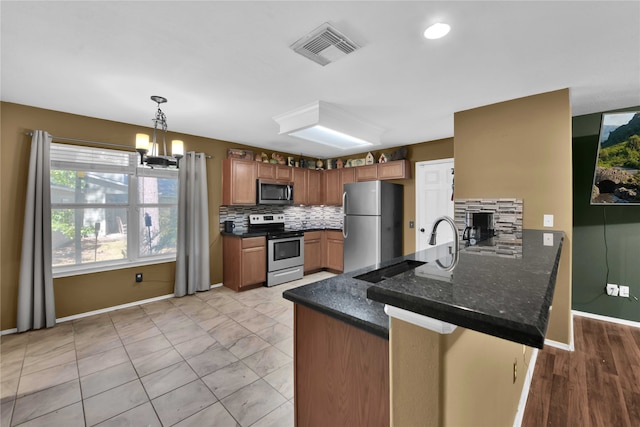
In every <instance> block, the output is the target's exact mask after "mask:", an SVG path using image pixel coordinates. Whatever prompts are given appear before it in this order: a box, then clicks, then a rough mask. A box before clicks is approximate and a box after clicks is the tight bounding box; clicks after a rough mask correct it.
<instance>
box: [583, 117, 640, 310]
mask: <svg viewBox="0 0 640 427" xmlns="http://www.w3.org/2000/svg"><path fill="white" fill-rule="evenodd" d="M635 109H637V110H640V107H633V108H629V109H627V110H635ZM616 111H620V110H616ZM600 118H601V114H600V113H599V114H589V115H585V116H578V117H575V118H574V120H573V286H572V289H573V290H572V293H573V294H572V298H571V300H572V309H574V310H578V311H583V312H587V313H593V314H599V315H602V316H608V317H615V318H619V319H625V320H631V321H635V322H640V302H639V301H637V300H635V299H634V298H633V296H635V297H636V298H638V299H640V206H638V205H634V206H620V205H618V206H592V205H591V204H590V203H589V198H590V195H591V185H592V184H593V172H594V167H595V160H596V153H597V150H598V132H599V127H600ZM605 236H606V244H605ZM607 260H608V270H609V273H608V279H607ZM607 281H608V283H616V284H618V285H625V286H629V291H630V294H631V295H632V297H630V298H621V297H610V296H608V295H607V294H606V292H605V286H606V283H607Z"/></svg>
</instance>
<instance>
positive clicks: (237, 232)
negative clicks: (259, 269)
mask: <svg viewBox="0 0 640 427" xmlns="http://www.w3.org/2000/svg"><path fill="white" fill-rule="evenodd" d="M325 230H329V231H342V229H341V228H330V227H326V228H317V227H316V228H295V227H292V228H285V231H305V232H306V231H325ZM220 235H222V236H231V237H259V236H266V235H267V232H266V231H249V230H247V229H245V228H234V230H233V232H232V233H229V232H227V231H224V230H222V231H220Z"/></svg>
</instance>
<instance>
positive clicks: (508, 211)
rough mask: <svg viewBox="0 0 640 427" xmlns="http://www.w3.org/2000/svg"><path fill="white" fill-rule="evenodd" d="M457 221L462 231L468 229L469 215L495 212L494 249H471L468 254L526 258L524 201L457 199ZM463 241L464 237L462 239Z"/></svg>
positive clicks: (455, 215) (491, 246) (476, 247)
mask: <svg viewBox="0 0 640 427" xmlns="http://www.w3.org/2000/svg"><path fill="white" fill-rule="evenodd" d="M454 209H455V210H454V221H455V223H456V226H457V227H458V230H460V232H461V233H462V231H463V230H464V229H465V227H466V214H467V212H492V213H493V219H494V225H495V233H496V237H494V238H493V245H487V246H485V245H476V246H469V247H467V249H466V250H467V251H473V252H478V253H480V254H487V255H499V256H504V257H509V258H520V257H522V211H523V203H522V200H520V199H510V198H509V199H507V198H502V199H456V200H455V208H454ZM460 238H461V239H462V236H460Z"/></svg>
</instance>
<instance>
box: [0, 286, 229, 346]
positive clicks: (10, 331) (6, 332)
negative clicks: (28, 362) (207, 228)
mask: <svg viewBox="0 0 640 427" xmlns="http://www.w3.org/2000/svg"><path fill="white" fill-rule="evenodd" d="M220 286H222V283H216V284H215V285H211V286H210V287H209V289H213V288H219V287H220ZM173 296H174V294H167V295H161V296H159V297H153V298H148V299H144V300H140V301H134V302H129V303H126V304H120V305H115V306H113V307H107V308H101V309H99V310H93V311H87V312H85V313H79V314H74V315H72V316H66V317H61V318H58V319H56V323H63V322H68V321H70V320H76V319H82V318H83V317H89V316H95V315H96V314H103V313H108V312H110V311H116V310H122V309H123V308H129V307H135V306H136V305H141V304H148V303H150V302H155V301H161V300H164V299H169V298H173ZM16 332H18V329H17V328H12V329H5V330H4V331H0V335H9V334H15V333H16Z"/></svg>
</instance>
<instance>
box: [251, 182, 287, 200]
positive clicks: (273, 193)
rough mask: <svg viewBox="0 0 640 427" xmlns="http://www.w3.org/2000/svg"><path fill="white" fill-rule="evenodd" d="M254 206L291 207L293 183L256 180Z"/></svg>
mask: <svg viewBox="0 0 640 427" xmlns="http://www.w3.org/2000/svg"><path fill="white" fill-rule="evenodd" d="M256 204H258V205H292V204H293V183H292V182H281V181H267V180H264V179H258V180H257V189H256Z"/></svg>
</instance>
